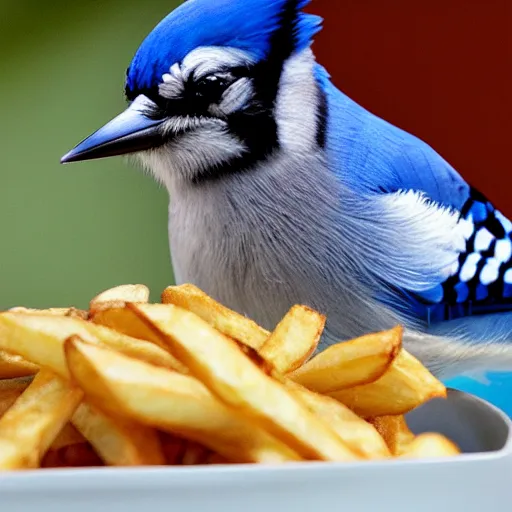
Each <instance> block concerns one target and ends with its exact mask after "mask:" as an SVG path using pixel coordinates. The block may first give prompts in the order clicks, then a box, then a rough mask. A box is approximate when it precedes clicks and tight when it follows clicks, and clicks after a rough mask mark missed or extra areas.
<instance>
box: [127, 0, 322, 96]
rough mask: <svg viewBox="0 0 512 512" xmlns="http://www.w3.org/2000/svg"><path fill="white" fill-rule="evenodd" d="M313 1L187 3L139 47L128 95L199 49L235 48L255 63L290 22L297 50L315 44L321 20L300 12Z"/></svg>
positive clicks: (202, 0)
mask: <svg viewBox="0 0 512 512" xmlns="http://www.w3.org/2000/svg"><path fill="white" fill-rule="evenodd" d="M310 1H311V0H188V1H186V2H185V3H183V4H182V5H180V6H179V7H178V8H176V9H175V10H174V11H173V12H171V13H170V14H169V15H168V16H167V17H165V18H164V19H163V20H162V21H161V22H160V23H159V24H158V25H157V26H156V27H155V28H154V29H153V31H152V32H151V33H150V34H149V35H148V37H147V38H146V39H145V40H144V41H143V43H142V44H141V46H140V47H139V49H138V51H137V53H136V55H135V57H134V59H133V61H132V63H131V65H130V68H129V69H128V73H127V80H126V90H127V93H129V94H130V93H131V94H132V95H133V93H136V92H138V91H143V90H147V89H151V88H152V87H154V86H155V85H156V84H158V83H159V82H160V81H161V77H162V75H163V74H164V73H166V72H168V71H169V68H170V66H172V65H173V64H174V63H176V62H180V61H181V60H182V59H183V58H184V57H185V56H186V55H187V54H188V53H189V52H191V51H192V50H194V49H195V48H198V47H200V46H231V47H235V48H238V49H241V50H245V51H248V52H250V53H251V54H252V55H253V56H254V57H255V59H256V60H257V61H260V60H263V59H264V58H265V57H266V56H267V55H268V54H269V51H270V50H271V39H272V35H273V34H274V33H275V32H276V31H278V30H279V29H280V28H282V25H283V23H288V24H289V37H290V38H291V41H290V42H291V44H292V45H293V51H300V50H302V49H304V48H306V47H308V46H309V45H311V43H312V38H313V36H314V35H315V34H316V33H317V32H318V31H319V30H320V28H321V22H322V19H321V18H319V17H318V16H314V15H311V14H306V13H304V12H302V9H303V8H304V7H305V6H306V5H308V4H309V3H310Z"/></svg>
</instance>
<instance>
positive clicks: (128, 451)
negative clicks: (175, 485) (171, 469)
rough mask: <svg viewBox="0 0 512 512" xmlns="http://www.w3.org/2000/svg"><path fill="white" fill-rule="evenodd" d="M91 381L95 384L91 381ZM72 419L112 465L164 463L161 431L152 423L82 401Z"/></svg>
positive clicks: (157, 464) (104, 459)
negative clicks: (121, 415)
mask: <svg viewBox="0 0 512 512" xmlns="http://www.w3.org/2000/svg"><path fill="white" fill-rule="evenodd" d="M90 385H92V386H94V385H95V384H94V382H91V383H90ZM113 414H116V411H114V413H113ZM71 422H72V423H73V425H74V426H75V427H76V429H77V430H78V431H79V432H80V433H81V434H82V435H83V436H84V438H85V439H87V440H88V441H89V442H90V443H91V445H92V446H93V447H94V449H95V450H96V452H97V453H98V455H100V457H101V459H102V460H103V461H104V462H105V463H106V464H108V465H110V466H159V465H164V464H165V457H164V453H163V451H162V446H161V444H160V440H159V437H158V434H157V432H156V431H155V430H154V429H152V428H150V427H147V426H145V425H140V424H139V423H136V422H134V421H130V420H126V419H124V418H123V419H121V418H119V417H118V416H117V415H116V416H109V415H107V414H104V413H103V412H101V411H99V410H97V409H96V408H95V407H93V406H91V405H90V404H88V403H87V402H83V403H81V404H80V406H79V407H78V409H77V410H76V411H75V413H74V414H73V417H72V418H71Z"/></svg>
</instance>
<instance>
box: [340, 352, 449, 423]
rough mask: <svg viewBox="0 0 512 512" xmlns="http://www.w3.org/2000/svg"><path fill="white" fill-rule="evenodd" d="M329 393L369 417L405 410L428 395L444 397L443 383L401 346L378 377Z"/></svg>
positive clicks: (411, 407) (397, 413)
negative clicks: (369, 381)
mask: <svg viewBox="0 0 512 512" xmlns="http://www.w3.org/2000/svg"><path fill="white" fill-rule="evenodd" d="M330 396H332V397H333V398H335V399H336V400H339V401H340V402H342V403H344V404H345V405H346V406H348V407H349V408H350V409H352V410H353V411H354V412H355V413H356V414H358V415H359V416H362V417H363V418H372V417H376V416H395V415H399V414H406V413H408V412H410V411H412V410H413V409H415V408H416V407H419V406H420V405H422V404H424V403H425V402H427V401H429V400H431V399H432V398H436V397H442V398H446V387H445V386H444V385H443V384H442V383H441V382H440V381H439V380H437V379H436V378H435V377H434V376H433V375H432V374H431V373H430V372H429V371H428V370H427V369H426V368H425V367H424V366H423V365H422V364H421V363H420V362H419V361H418V360H417V359H416V358H415V357H414V356H413V355H411V354H409V353H408V352H407V351H406V350H404V349H402V350H401V351H400V354H399V355H398V356H397V357H396V359H395V360H394V361H393V364H392V365H391V366H390V367H389V370H388V371H387V372H386V373H385V374H384V375H383V376H382V377H381V378H380V379H378V380H376V381H375V382H372V383H371V384H366V385H363V386H356V387H353V388H349V389H345V390H342V391H336V392H334V393H330Z"/></svg>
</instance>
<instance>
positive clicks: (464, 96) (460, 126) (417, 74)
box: [310, 0, 512, 216]
mask: <svg viewBox="0 0 512 512" xmlns="http://www.w3.org/2000/svg"><path fill="white" fill-rule="evenodd" d="M310 10H311V11H312V12H315V13H318V14H320V15H322V16H323V17H324V18H325V23H324V27H325V28H324V30H323V32H322V33H321V34H320V36H319V37H318V40H317V41H318V42H317V43H316V44H315V51H316V54H317V57H318V60H319V61H320V62H321V63H322V64H324V65H326V67H327V68H328V70H329V71H330V73H331V74H332V76H333V80H334V82H335V83H336V85H337V86H338V87H340V88H341V89H342V90H343V91H344V92H345V93H346V94H348V95H349V96H350V97H352V98H353V99H354V100H356V101H357V102H359V103H361V104H362V105H363V106H365V107H366V108H368V109H369V110H371V111H372V112H374V113H376V114H377V115H379V116H381V117H383V118H385V119H386V120H388V121H390V122H391V123H393V124H396V125H398V126H400V127H401V128H403V129H405V130H407V131H409V132H411V133H414V134H415V135H417V136H419V137H420V138H422V139H423V140H425V141H426V142H428V143H429V144H431V145H432V146H433V147H434V148H435V149H436V150H437V151H438V152H439V153H440V154H441V155H442V156H443V157H444V158H446V159H447V160H448V161H449V162H450V163H451V164H452V165H453V166H454V167H455V168H456V169H457V170H458V171H459V172H460V173H461V174H462V175H463V176H464V177H465V178H466V180H468V181H469V182H470V183H471V184H472V185H474V186H476V187H477V188H479V189H480V190H481V191H482V192H483V193H484V194H486V195H487V196H488V197H489V199H491V200H492V201H493V202H494V203H495V205H496V206H497V207H498V208H500V209H501V210H502V211H503V213H505V214H507V215H508V216H512V202H511V201H510V197H511V190H512V188H511V187H512V173H511V172H510V163H509V162H510V161H509V148H511V147H512V144H511V143H510V138H511V136H512V130H511V126H510V125H511V119H512V101H511V94H512V0H428V1H426V0H425V1H419V0H314V1H313V3H312V7H311V9H310Z"/></svg>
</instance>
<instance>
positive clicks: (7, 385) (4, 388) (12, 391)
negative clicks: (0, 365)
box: [0, 378, 32, 417]
mask: <svg viewBox="0 0 512 512" xmlns="http://www.w3.org/2000/svg"><path fill="white" fill-rule="evenodd" d="M31 382H32V378H16V379H5V380H0V417H2V416H3V415H4V414H5V412H6V411H7V410H8V409H9V407H11V406H12V404H13V403H14V402H15V401H16V400H17V399H18V397H19V396H20V395H21V394H22V393H23V392H24V391H25V390H26V389H27V387H28V386H29V385H30V383H31Z"/></svg>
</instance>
